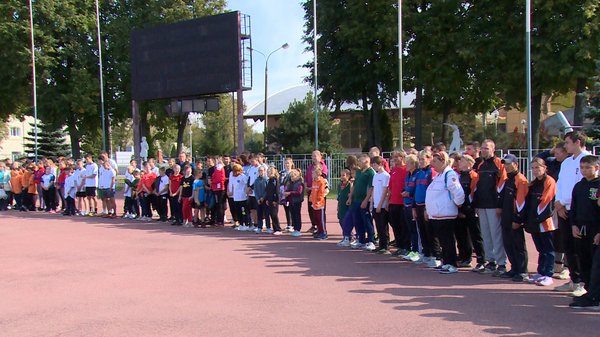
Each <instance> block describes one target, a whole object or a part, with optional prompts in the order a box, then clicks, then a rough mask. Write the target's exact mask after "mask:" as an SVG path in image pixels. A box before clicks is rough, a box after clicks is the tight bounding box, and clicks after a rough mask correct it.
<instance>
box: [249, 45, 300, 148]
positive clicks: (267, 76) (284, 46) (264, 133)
mask: <svg viewBox="0 0 600 337" xmlns="http://www.w3.org/2000/svg"><path fill="white" fill-rule="evenodd" d="M289 46H290V45H289V44H287V42H286V43H284V44H283V45H281V47H279V48H277V49H275V50H273V51H272V52H270V53H269V54H268V55H265V53H263V52H261V51H260V50H256V49H254V48H252V47H247V48H248V50H250V51H255V52H257V53H259V54H260V55H262V56H263V57H264V58H265V111H264V118H265V129H264V131H263V137H264V143H265V148H266V147H267V123H268V122H267V120H268V115H267V112H268V107H267V102H268V101H267V100H268V83H269V82H268V81H269V58H271V55H273V54H274V53H275V52H276V51H279V50H281V49H287V48H288V47H289Z"/></svg>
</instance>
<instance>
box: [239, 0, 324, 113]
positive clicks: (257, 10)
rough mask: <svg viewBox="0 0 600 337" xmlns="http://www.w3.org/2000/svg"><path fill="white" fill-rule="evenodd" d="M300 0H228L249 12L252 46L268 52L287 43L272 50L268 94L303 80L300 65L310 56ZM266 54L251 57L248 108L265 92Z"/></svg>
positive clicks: (243, 10) (243, 11)
mask: <svg viewBox="0 0 600 337" xmlns="http://www.w3.org/2000/svg"><path fill="white" fill-rule="evenodd" d="M301 1H302V0H228V8H229V9H231V10H239V11H240V12H242V13H243V14H248V15H250V19H251V24H252V32H251V33H252V46H253V48H255V49H257V50H259V51H261V52H263V53H264V54H265V55H268V54H269V53H271V52H272V51H273V50H275V49H277V48H279V47H281V45H283V44H284V43H286V42H287V43H288V44H289V45H290V47H289V48H287V49H282V50H279V51H277V52H276V53H274V54H273V55H272V56H271V58H270V59H269V90H268V92H269V96H271V95H272V94H274V93H276V92H279V91H281V90H284V89H287V88H289V87H292V86H295V85H298V84H302V83H303V80H304V78H305V77H306V76H308V70H307V69H304V68H300V65H302V64H304V63H306V62H307V61H308V60H310V59H312V53H307V52H305V51H304V49H305V48H306V44H304V43H302V34H303V32H304V10H303V9H302V6H301ZM264 76H265V58H264V57H262V56H261V55H260V54H258V53H255V54H254V57H253V88H252V90H250V91H246V92H244V101H245V103H246V106H247V108H248V109H250V108H252V107H253V106H254V105H256V104H258V103H260V102H261V101H262V100H263V99H264V93H265V91H264V90H265V89H264V88H265V82H264Z"/></svg>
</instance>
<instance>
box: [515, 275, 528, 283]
mask: <svg viewBox="0 0 600 337" xmlns="http://www.w3.org/2000/svg"><path fill="white" fill-rule="evenodd" d="M527 279H528V276H527V274H516V275H515V276H513V278H512V281H513V282H525V281H527Z"/></svg>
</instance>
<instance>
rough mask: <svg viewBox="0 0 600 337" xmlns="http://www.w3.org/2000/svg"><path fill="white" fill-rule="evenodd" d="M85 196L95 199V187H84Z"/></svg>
mask: <svg viewBox="0 0 600 337" xmlns="http://www.w3.org/2000/svg"><path fill="white" fill-rule="evenodd" d="M85 196H86V197H95V196H96V188H95V187H86V188H85Z"/></svg>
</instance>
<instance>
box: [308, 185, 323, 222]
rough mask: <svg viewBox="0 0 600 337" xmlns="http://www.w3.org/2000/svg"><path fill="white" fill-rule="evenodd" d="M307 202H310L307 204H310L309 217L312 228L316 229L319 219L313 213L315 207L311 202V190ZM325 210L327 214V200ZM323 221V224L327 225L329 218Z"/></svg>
mask: <svg viewBox="0 0 600 337" xmlns="http://www.w3.org/2000/svg"><path fill="white" fill-rule="evenodd" d="M307 200H308V202H307V204H308V217H309V218H310V223H311V225H312V227H316V226H317V221H318V219H316V218H315V215H314V213H313V212H312V209H313V207H312V202H311V201H310V190H309V192H308V195H307ZM323 209H324V210H325V213H326V211H327V199H325V207H324V208H323ZM323 219H324V220H323V223H325V222H326V221H327V217H325V218H323Z"/></svg>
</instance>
